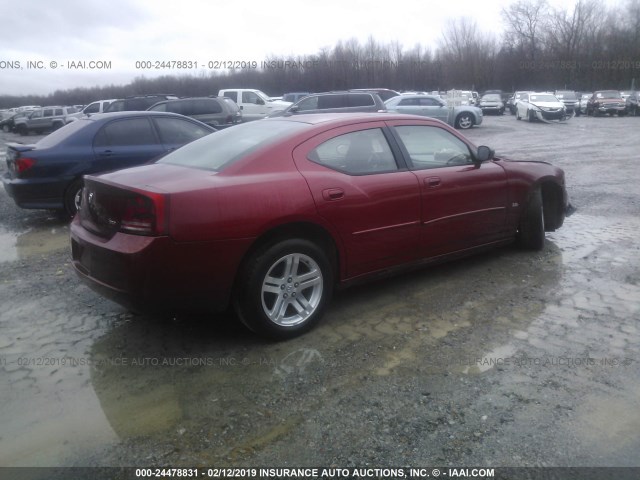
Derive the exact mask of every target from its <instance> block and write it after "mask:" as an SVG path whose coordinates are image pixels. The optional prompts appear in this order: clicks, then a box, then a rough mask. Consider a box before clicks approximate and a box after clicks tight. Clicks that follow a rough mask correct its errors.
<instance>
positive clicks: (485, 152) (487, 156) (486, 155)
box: [476, 145, 495, 163]
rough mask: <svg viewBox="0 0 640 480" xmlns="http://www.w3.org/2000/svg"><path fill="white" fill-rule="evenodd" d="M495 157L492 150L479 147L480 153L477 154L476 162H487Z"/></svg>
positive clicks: (482, 146)
mask: <svg viewBox="0 0 640 480" xmlns="http://www.w3.org/2000/svg"><path fill="white" fill-rule="evenodd" d="M494 155H495V152H494V151H493V150H492V149H491V148H489V147H487V146H485V145H481V146H479V147H478V152H477V153H476V162H477V163H482V162H486V161H487V160H491V159H492V158H493V156H494Z"/></svg>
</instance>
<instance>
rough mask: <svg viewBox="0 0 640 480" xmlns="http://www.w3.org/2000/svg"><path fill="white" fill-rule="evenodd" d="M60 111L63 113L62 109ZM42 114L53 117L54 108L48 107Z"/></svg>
mask: <svg viewBox="0 0 640 480" xmlns="http://www.w3.org/2000/svg"><path fill="white" fill-rule="evenodd" d="M60 113H61V114H62V110H61V111H60ZM42 116H43V117H53V109H52V108H47V109H46V110H44V111H43V112H42Z"/></svg>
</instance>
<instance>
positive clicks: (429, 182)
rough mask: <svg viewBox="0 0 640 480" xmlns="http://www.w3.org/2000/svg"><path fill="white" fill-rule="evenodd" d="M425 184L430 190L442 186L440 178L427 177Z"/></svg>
mask: <svg viewBox="0 0 640 480" xmlns="http://www.w3.org/2000/svg"><path fill="white" fill-rule="evenodd" d="M424 184H425V185H426V186H427V187H429V188H435V187H437V186H438V185H440V177H427V178H425V179H424Z"/></svg>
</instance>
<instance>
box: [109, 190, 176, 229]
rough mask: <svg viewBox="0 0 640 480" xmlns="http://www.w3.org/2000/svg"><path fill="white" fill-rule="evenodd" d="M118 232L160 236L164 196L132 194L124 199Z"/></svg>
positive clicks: (162, 226)
mask: <svg viewBox="0 0 640 480" xmlns="http://www.w3.org/2000/svg"><path fill="white" fill-rule="evenodd" d="M119 223H120V231H121V232H124V233H133V234H134V235H162V234H163V233H164V231H165V229H164V196H163V195H159V194H154V193H147V194H146V195H141V194H134V196H127V197H125V198H124V201H123V205H122V210H121V216H120V222H119Z"/></svg>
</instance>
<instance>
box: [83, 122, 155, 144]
mask: <svg viewBox="0 0 640 480" xmlns="http://www.w3.org/2000/svg"><path fill="white" fill-rule="evenodd" d="M156 143H158V142H157V141H156V138H155V135H154V134H153V130H152V129H151V124H150V123H149V120H147V119H146V118H127V119H124V120H116V121H113V122H110V123H108V124H106V125H105V126H104V127H102V129H101V130H100V131H99V132H98V134H97V135H96V137H95V139H94V143H93V144H94V146H96V147H112V146H133V145H153V144H156Z"/></svg>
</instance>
